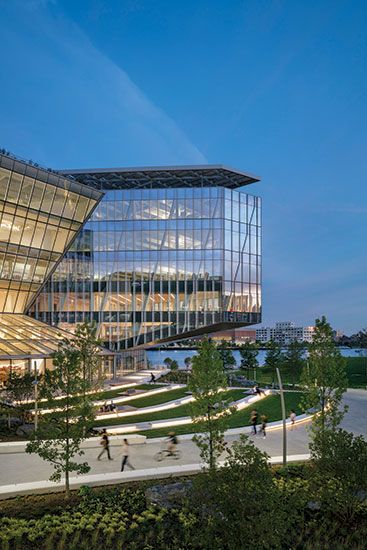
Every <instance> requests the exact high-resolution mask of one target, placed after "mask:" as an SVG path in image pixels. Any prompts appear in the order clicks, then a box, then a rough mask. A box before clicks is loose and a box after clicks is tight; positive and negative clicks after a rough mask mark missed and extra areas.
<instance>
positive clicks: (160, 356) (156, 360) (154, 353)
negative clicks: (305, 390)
mask: <svg viewBox="0 0 367 550" xmlns="http://www.w3.org/2000/svg"><path fill="white" fill-rule="evenodd" d="M339 349H340V352H341V354H342V355H343V357H359V356H360V354H361V353H362V354H363V353H365V354H366V361H367V350H360V349H354V348H353V349H351V348H339ZM232 351H233V356H234V358H235V360H236V363H237V366H239V365H240V363H241V356H240V352H239V351H238V350H232ZM283 351H285V350H283ZM194 355H196V351H195V350H188V349H187V350H186V349H185V350H174V349H170V350H164V351H163V350H162V351H160V350H150V351H148V352H147V357H148V360H149V361H150V363H151V364H152V366H153V365H154V366H158V365H163V361H164V360H165V359H166V357H170V358H171V359H174V360H175V361H177V363H178V365H179V367H180V368H184V367H185V363H184V361H185V358H186V357H193V356H194ZM265 356H266V350H263V349H262V350H259V354H258V356H257V360H258V362H259V365H263V364H264V362H265Z"/></svg>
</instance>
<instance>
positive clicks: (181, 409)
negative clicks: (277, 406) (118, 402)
mask: <svg viewBox="0 0 367 550" xmlns="http://www.w3.org/2000/svg"><path fill="white" fill-rule="evenodd" d="M180 390H181V391H182V390H185V388H182V389H181V388H180ZM178 391H179V390H172V391H170V392H167V393H164V394H161V396H162V397H163V396H165V400H164V401H162V403H164V402H166V401H172V400H173V399H179V397H173V398H172V394H173V393H174V392H178ZM186 391H187V390H186ZM183 395H185V392H184V393H183ZM183 395H182V396H181V397H183ZM168 396H170V397H169V398H168ZM245 396H246V393H245V390H228V391H227V392H225V393H224V397H223V398H224V399H230V400H231V401H238V399H241V398H242V397H245ZM153 397H154V396H152V398H153ZM156 397H158V395H157V396H156ZM152 398H150V399H152ZM146 399H148V397H147V398H146ZM128 404H131V402H129V403H128ZM181 416H190V404H189V403H187V404H186V405H179V406H178V407H175V408H173V409H166V410H165V411H157V412H155V413H146V414H139V415H131V416H126V417H121V416H120V417H115V418H109V419H103V418H102V419H101V420H97V421H96V422H95V424H94V426H95V427H99V426H117V425H119V426H120V425H124V424H134V423H136V422H152V421H153V420H167V419H168V418H180V417H181Z"/></svg>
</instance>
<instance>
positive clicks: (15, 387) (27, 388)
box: [6, 372, 34, 422]
mask: <svg viewBox="0 0 367 550" xmlns="http://www.w3.org/2000/svg"><path fill="white" fill-rule="evenodd" d="M33 382H34V377H33V376H32V375H31V374H30V373H29V372H27V373H25V374H17V373H15V372H13V373H12V374H11V375H10V376H9V378H8V381H7V384H6V397H7V399H8V400H9V401H10V402H11V403H12V405H13V406H14V409H13V412H15V414H16V415H18V416H19V418H20V419H21V420H22V422H26V420H27V417H28V415H29V409H30V404H31V402H32V400H33V399H34V384H33Z"/></svg>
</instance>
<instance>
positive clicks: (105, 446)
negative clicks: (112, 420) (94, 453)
mask: <svg viewBox="0 0 367 550" xmlns="http://www.w3.org/2000/svg"><path fill="white" fill-rule="evenodd" d="M99 443H100V445H102V447H103V449H102V451H101V452H100V453H99V455H98V458H97V460H101V456H102V455H103V454H104V453H107V456H108V460H113V458H111V454H110V440H109V439H108V435H107V432H106V429H105V428H103V430H102V438H101V441H100V442H99Z"/></svg>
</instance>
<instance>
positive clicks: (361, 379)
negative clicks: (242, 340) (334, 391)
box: [236, 357, 367, 388]
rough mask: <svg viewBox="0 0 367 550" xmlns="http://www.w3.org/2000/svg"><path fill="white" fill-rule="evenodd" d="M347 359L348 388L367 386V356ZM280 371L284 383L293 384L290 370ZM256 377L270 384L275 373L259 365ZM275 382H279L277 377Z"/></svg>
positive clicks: (239, 370) (247, 373)
mask: <svg viewBox="0 0 367 550" xmlns="http://www.w3.org/2000/svg"><path fill="white" fill-rule="evenodd" d="M345 359H346V361H347V377H348V388H365V387H366V386H367V357H345ZM236 372H237V373H238V374H242V375H243V376H246V377H250V378H251V377H252V374H249V372H247V371H243V370H241V369H238V370H237V371H236ZM280 373H281V375H282V381H283V384H285V385H291V384H292V377H291V376H290V374H289V372H287V371H286V370H284V369H282V368H281V369H280ZM256 379H257V382H258V383H259V384H260V386H266V385H267V386H270V385H271V383H272V381H273V379H274V373H273V371H272V370H271V369H268V368H267V367H258V368H257V369H256ZM299 381H300V372H299V373H298V374H297V376H296V377H295V383H296V384H299ZM275 382H276V383H277V380H276V377H275Z"/></svg>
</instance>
